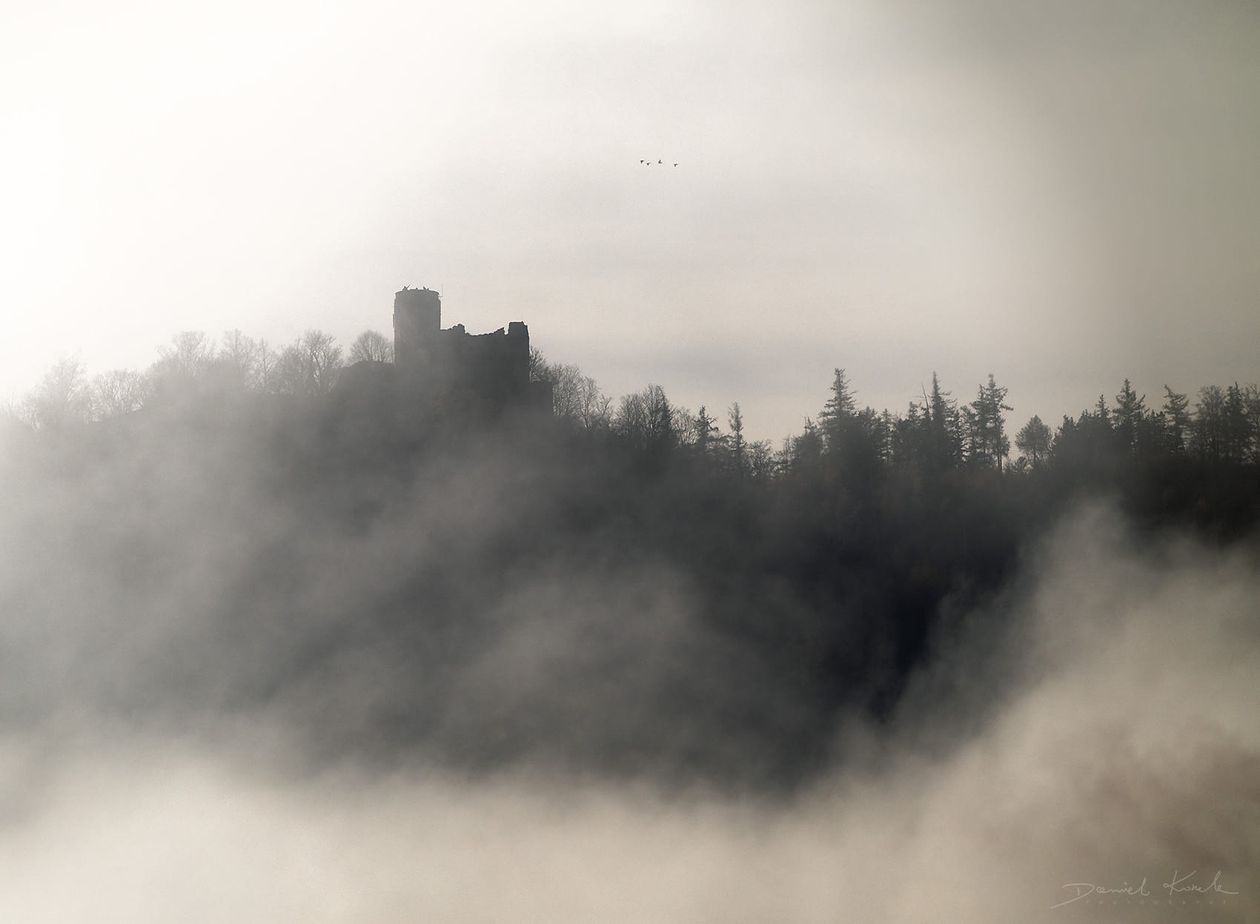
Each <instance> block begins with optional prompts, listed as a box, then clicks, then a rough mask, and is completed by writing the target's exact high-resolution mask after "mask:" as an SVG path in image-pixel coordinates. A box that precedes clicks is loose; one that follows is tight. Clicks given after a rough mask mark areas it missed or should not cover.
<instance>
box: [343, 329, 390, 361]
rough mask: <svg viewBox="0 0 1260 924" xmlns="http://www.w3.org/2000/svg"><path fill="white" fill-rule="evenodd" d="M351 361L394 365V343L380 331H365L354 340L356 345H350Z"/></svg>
mask: <svg viewBox="0 0 1260 924" xmlns="http://www.w3.org/2000/svg"><path fill="white" fill-rule="evenodd" d="M349 361H350V362H352V363H359V362H371V363H392V362H393V361H394V341H393V340H391V339H389V338H388V337H386V336H385V335H384V334H382V333H381V332H380V331H375V330H365V331H364V332H363V333H361V334H359V336H357V337H355V338H354V343H352V344H350V357H349Z"/></svg>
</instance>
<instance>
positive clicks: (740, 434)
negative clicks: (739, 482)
mask: <svg viewBox="0 0 1260 924" xmlns="http://www.w3.org/2000/svg"><path fill="white" fill-rule="evenodd" d="M726 422H727V426H728V427H729V428H730V431H731V432H730V434H729V436H728V437H727V448H728V449H729V450H730V454H731V468H732V469H733V470H734V472H735V474H736V475H737V476H738V477H741V478H742V477H743V476H744V473H745V472H746V471H747V469H748V458H747V450H748V447H747V444H746V443H745V441H744V415H743V412H742V411H740V409H739V402H738V401H736V402H735V403H734V404H732V405H731V406H730V408H728V409H727V412H726Z"/></svg>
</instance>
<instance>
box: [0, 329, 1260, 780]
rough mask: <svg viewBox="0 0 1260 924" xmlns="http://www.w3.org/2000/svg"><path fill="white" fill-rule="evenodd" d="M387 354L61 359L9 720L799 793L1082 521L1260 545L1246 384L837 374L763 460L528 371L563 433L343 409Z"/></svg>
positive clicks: (31, 528)
mask: <svg viewBox="0 0 1260 924" xmlns="http://www.w3.org/2000/svg"><path fill="white" fill-rule="evenodd" d="M388 359H389V343H388V340H387V339H386V338H385V337H383V336H381V335H380V334H374V333H372V332H367V333H365V334H364V335H362V336H360V337H359V338H358V339H357V340H356V341H355V342H354V343H353V344H352V346H351V347H350V349H349V350H348V351H343V350H342V349H341V348H340V346H339V345H338V344H337V343H336V341H335V340H334V339H333V338H332V337H330V336H329V335H327V334H324V333H322V332H319V331H309V332H307V333H305V334H303V335H302V336H301V337H299V338H298V339H297V340H296V341H294V342H293V343H292V344H289V345H288V346H286V347H284V348H283V349H280V350H274V349H272V348H270V347H268V346H267V345H266V344H264V343H262V342H260V341H256V340H253V339H250V338H248V337H245V336H244V335H242V334H239V333H238V332H233V333H230V334H228V335H226V336H225V337H223V338H222V339H221V340H219V341H218V342H217V343H216V342H212V341H211V340H210V339H209V338H207V337H205V336H204V335H201V334H195V333H192V334H190V333H185V334H180V335H179V336H177V337H175V338H174V339H173V340H172V342H171V343H170V344H168V345H167V346H166V347H165V348H164V349H163V350H162V351H161V353H160V357H159V359H158V361H157V362H156V363H155V364H154V365H153V366H152V367H151V368H150V369H148V370H146V371H144V372H140V373H133V372H121V371H117V372H110V373H106V374H104V375H100V376H95V377H89V376H88V375H87V374H86V373H85V371H84V370H83V369H82V367H81V366H80V365H79V364H78V363H75V362H73V361H65V362H62V363H59V364H58V365H57V366H55V367H54V368H53V369H52V370H51V371H50V372H49V374H48V375H47V376H46V377H45V379H44V380H43V382H41V383H40V385H39V386H38V387H37V388H36V389H35V390H34V391H33V392H32V394H31V395H30V396H29V397H28V398H27V399H26V400H25V401H24V402H22V403H21V405H20V406H19V407H17V408H16V409H15V413H16V416H17V418H18V419H20V420H21V421H23V422H24V424H25V425H26V426H27V427H30V428H32V429H33V430H34V431H35V432H33V433H28V434H26V435H27V436H28V437H30V438H23V439H17V440H13V441H11V448H12V450H13V451H12V452H9V453H6V454H3V455H0V474H2V475H3V476H4V478H3V480H4V482H5V484H6V485H8V486H9V488H10V491H9V501H8V503H9V505H10V508H11V510H10V513H9V515H8V516H7V518H0V530H7V532H5V533H4V534H3V535H0V539H4V540H5V542H7V543H8V547H10V548H12V549H14V550H17V551H18V552H20V553H22V554H21V555H18V556H15V558H14V562H15V563H14V564H11V567H10V569H9V574H8V576H7V577H5V579H4V580H0V608H3V609H4V610H5V612H6V613H12V614H27V615H28V617H29V618H28V619H26V620H21V619H17V620H11V621H10V622H11V624H12V626H21V625H24V624H29V625H31V626H39V627H43V626H50V625H64V624H67V623H68V625H69V627H68V628H65V629H64V630H58V631H57V632H46V631H43V630H42V629H41V630H40V631H39V632H37V633H33V634H32V635H31V636H30V637H29V638H28V637H25V636H23V637H19V638H15V639H12V640H11V641H12V644H14V645H19V644H26V645H28V646H29V645H32V644H34V645H35V647H34V648H33V649H31V650H30V651H29V654H28V655H25V656H23V657H11V658H10V660H9V662H8V663H9V664H10V665H12V666H13V669H14V670H16V671H18V673H16V674H12V673H11V672H10V674H11V675H6V676H5V677H3V678H0V692H2V693H4V694H5V695H4V696H0V726H2V725H3V724H4V723H13V722H39V721H43V720H44V716H45V714H46V713H47V711H48V710H49V709H50V708H52V707H51V706H50V705H49V704H50V703H54V702H57V701H58V700H59V699H65V698H66V697H77V698H78V699H77V700H75V703H76V707H77V706H78V705H81V704H83V703H86V704H90V705H89V706H84V707H83V708H90V709H93V710H106V711H108V710H113V711H114V712H116V713H117V714H119V715H126V716H135V715H149V714H152V713H155V712H158V713H162V714H166V715H169V716H170V717H171V718H170V720H171V721H172V722H174V723H176V724H177V725H178V726H180V727H182V726H183V725H184V724H186V722H187V717H188V715H189V714H195V715H203V714H204V713H207V712H215V711H221V710H225V709H230V710H234V711H238V712H246V713H249V712H251V711H252V710H257V709H263V710H265V711H266V712H267V713H268V714H280V715H284V716H286V717H287V721H289V722H291V723H292V725H293V726H294V727H295V728H296V729H298V730H299V732H300V733H301V734H302V735H305V736H306V738H307V740H308V741H309V743H310V746H311V748H312V750H313V751H314V752H318V753H319V754H321V755H327V756H331V757H333V758H335V757H337V755H338V754H341V753H349V752H353V753H356V754H359V753H369V754H374V755H375V754H380V755H382V757H383V758H385V759H394V758H397V757H398V756H399V755H408V754H415V753H418V754H420V755H422V759H424V760H437V761H441V762H445V763H450V764H454V765H457V766H461V767H471V768H486V767H498V766H502V765H505V764H507V763H510V762H512V761H514V760H518V759H529V760H542V761H544V762H545V763H546V764H547V765H549V766H565V767H578V768H581V769H582V770H583V771H585V770H594V771H596V772H601V773H603V772H607V773H613V774H627V773H631V774H633V773H652V774H656V775H665V776H671V777H679V778H695V777H697V776H698V777H702V778H704V779H706V780H709V781H716V782H723V783H731V784H736V785H754V786H764V785H774V786H779V785H794V784H795V783H797V782H800V781H802V780H804V779H807V778H808V777H809V776H810V774H811V773H812V772H813V771H815V770H817V769H818V768H820V767H823V766H825V765H827V764H828V762H829V761H832V760H834V759H835V758H836V755H835V753H834V752H833V745H834V742H835V735H834V732H835V729H836V726H837V723H838V722H839V721H841V720H842V719H843V718H844V717H847V716H852V715H859V716H862V717H864V719H866V720H872V721H874V722H875V723H881V722H884V721H888V720H891V719H894V718H895V717H896V716H897V715H898V714H899V710H901V709H902V708H903V706H904V704H905V703H906V701H907V697H906V692H907V690H908V689H912V687H913V679H914V678H915V677H916V676H920V674H919V672H920V670H921V669H922V667H923V666H924V665H925V664H930V663H931V662H932V660H933V658H934V657H935V656H936V652H938V651H939V650H940V648H941V646H942V645H948V643H949V639H950V637H951V634H953V633H956V632H958V631H961V629H960V626H961V625H962V624H963V622H964V621H965V622H966V623H967V625H968V626H969V627H971V628H969V630H968V631H976V630H975V628H974V627H975V626H976V625H977V624H979V625H981V626H982V628H983V630H984V632H986V633H987V634H988V635H989V636H991V637H993V638H999V637H1000V636H1001V634H1002V632H1003V631H1004V626H1005V624H1006V623H1005V621H1004V619H1003V612H1004V610H1003V608H1004V607H1005V606H1008V605H1010V603H1009V600H1008V598H1007V597H1006V596H1004V594H1005V591H1006V589H1007V588H1009V587H1011V580H1012V578H1014V577H1015V576H1016V575H1018V574H1020V566H1021V561H1022V560H1023V558H1022V556H1023V553H1024V551H1025V550H1026V549H1028V548H1029V547H1030V545H1032V544H1035V543H1036V542H1037V541H1038V540H1039V539H1040V538H1041V537H1042V536H1044V535H1045V532H1046V530H1047V528H1048V527H1049V526H1050V525H1052V524H1053V523H1054V521H1055V520H1056V519H1057V518H1058V517H1060V516H1062V515H1063V514H1064V513H1066V512H1067V511H1068V510H1070V509H1071V507H1072V505H1073V503H1074V501H1075V500H1077V499H1078V498H1080V497H1082V496H1083V495H1088V494H1094V495H1104V496H1106V497H1108V498H1112V499H1114V500H1116V501H1117V502H1118V503H1119V505H1120V506H1121V507H1122V508H1123V509H1124V510H1125V511H1126V512H1127V513H1128V514H1129V519H1130V522H1132V523H1134V524H1136V528H1137V532H1138V533H1139V534H1142V533H1143V532H1145V533H1146V534H1157V533H1158V532H1159V531H1160V530H1162V529H1164V528H1166V527H1174V528H1182V527H1186V526H1189V527H1191V528H1194V529H1197V530H1199V531H1200V532H1201V533H1203V534H1205V535H1208V536H1210V537H1212V538H1215V539H1219V540H1230V539H1234V538H1237V537H1239V536H1242V535H1246V534H1248V533H1249V531H1251V530H1252V529H1253V528H1254V526H1255V524H1256V523H1257V522H1258V521H1260V465H1258V464H1257V463H1258V462H1260V458H1258V449H1260V446H1258V424H1260V407H1258V402H1257V389H1256V388H1255V387H1254V386H1247V387H1243V386H1241V385H1233V386H1228V387H1224V388H1217V387H1208V388H1204V389H1201V390H1200V391H1199V392H1198V394H1197V395H1196V397H1195V399H1194V400H1193V401H1192V400H1191V398H1190V397H1189V396H1188V395H1184V394H1180V393H1177V392H1174V391H1172V390H1171V389H1165V392H1164V394H1163V395H1162V396H1161V397H1160V399H1159V401H1158V403H1157V404H1156V402H1148V400H1147V399H1146V398H1145V396H1143V395H1141V394H1139V393H1137V392H1136V391H1135V390H1134V389H1133V388H1132V386H1131V384H1130V383H1129V382H1127V381H1126V382H1124V383H1123V384H1122V385H1121V387H1120V389H1119V390H1118V392H1117V394H1116V395H1115V396H1114V398H1113V399H1111V400H1108V399H1106V398H1100V399H1099V400H1098V402H1097V403H1096V404H1095V406H1094V407H1093V408H1092V409H1089V410H1085V411H1082V412H1081V413H1080V414H1079V415H1078V416H1076V417H1065V418H1064V419H1063V421H1062V423H1061V425H1060V426H1058V427H1057V428H1056V429H1053V430H1052V429H1051V428H1050V427H1049V426H1048V425H1046V424H1044V423H1043V422H1041V421H1040V420H1038V419H1037V418H1033V419H1032V420H1030V421H1028V422H1027V423H1026V424H1024V425H1023V426H1021V427H1019V428H1018V429H1017V430H1015V432H1014V433H1013V434H1012V433H1011V425H1010V424H1009V423H1008V414H1009V413H1010V410H1011V408H1010V404H1009V403H1008V402H1007V391H1006V388H1005V387H1003V386H1002V385H1000V384H998V383H997V381H996V380H995V379H994V378H992V377H990V378H988V379H987V381H985V382H984V383H983V384H981V385H979V386H978V387H977V389H976V391H975V393H974V398H972V400H970V401H962V400H959V399H955V398H954V397H953V396H952V395H951V394H950V393H949V392H948V391H946V389H945V388H944V386H943V385H942V383H941V382H940V381H939V380H938V379H937V378H936V377H935V376H933V378H932V380H931V387H930V389H925V390H924V393H923V395H922V397H921V399H920V400H918V401H915V402H913V403H911V404H910V405H909V407H907V408H906V409H905V411H904V412H902V413H899V414H898V413H892V412H890V411H887V410H885V411H878V412H877V411H875V410H874V409H873V408H870V407H860V406H859V404H858V402H857V400H856V391H855V388H854V386H853V384H852V383H850V381H849V379H848V377H847V375H846V374H845V372H844V371H843V370H836V372H835V374H834V376H833V378H832V381H831V382H830V388H829V389H828V388H826V387H825V385H826V383H820V402H819V403H820V405H821V407H820V408H819V410H818V413H817V415H816V417H815V418H814V419H813V420H809V421H807V422H806V424H805V426H804V428H803V430H802V432H800V433H798V434H796V435H794V436H791V437H789V438H788V439H786V440H785V441H783V443H782V444H780V445H778V446H775V445H773V444H771V443H769V442H766V441H763V440H752V439H749V438H748V436H747V434H746V432H745V420H744V416H743V413H742V411H741V408H740V406H739V405H738V404H731V405H730V406H729V407H727V408H726V409H725V410H724V412H722V413H714V412H711V411H710V410H709V409H708V407H707V406H701V407H699V408H698V409H696V410H695V411H692V410H690V409H688V408H685V407H681V406H679V405H677V404H675V403H673V402H672V401H671V400H670V399H669V397H668V395H667V394H666V392H665V390H664V389H663V388H662V387H660V386H658V385H650V386H648V387H646V388H644V389H643V390H641V391H638V392H635V393H632V394H628V395H624V396H622V397H620V398H617V399H613V398H611V397H610V396H608V395H605V394H604V393H603V392H602V391H601V390H600V388H599V386H598V384H597V383H596V382H595V380H594V379H593V378H591V377H590V376H587V375H585V374H584V373H583V372H582V371H581V370H580V369H579V368H578V367H577V366H573V365H561V364H556V363H552V362H549V361H548V360H547V359H546V358H545V357H543V356H542V355H541V354H539V353H535V355H534V356H533V362H532V369H531V375H532V376H533V377H534V378H535V379H537V380H546V381H548V382H550V383H551V384H552V394H553V402H554V411H555V414H554V417H553V418H550V419H548V418H539V417H537V416H530V415H516V416H513V415H508V416H506V417H499V418H493V417H485V418H482V419H476V420H468V419H465V417H464V416H463V415H462V414H461V409H460V408H455V407H451V408H441V407H438V408H432V407H427V406H426V405H425V404H424V403H423V402H420V401H416V400H414V396H408V395H403V396H400V397H401V400H392V399H390V398H389V397H388V395H378V393H376V392H372V391H371V390H370V389H369V390H366V391H364V392H361V393H356V392H355V389H354V388H353V387H349V388H345V389H339V388H338V387H337V382H338V380H339V378H340V374H341V371H342V370H343V369H344V368H345V367H347V365H349V364H351V363H353V362H359V361H363V360H366V361H372V362H382V361H388ZM367 378H369V379H370V378H371V377H370V376H369V377H367ZM350 382H351V384H353V379H351V380H350ZM378 398H382V399H383V400H380V401H378V400H377V399H378ZM439 400H440V399H439ZM391 401H392V403H391ZM137 412H138V413H137ZM107 420H112V421H113V423H110V424H107V425H103V426H96V425H85V423H86V422H89V421H107ZM45 433H46V434H49V435H50V436H52V437H54V438H49V439H43V438H41V435H42V434H45ZM19 561H20V562H24V563H25V564H21V565H19V564H16V562H19ZM49 568H55V569H56V570H55V573H53V572H50V571H48V570H46V569H49ZM65 575H70V576H73V578H74V579H73V580H65V579H63V577H64V576H65ZM172 614H176V615H177V616H178V618H172ZM80 617H82V620H81V624H79V623H76V622H75V620H76V619H79V618H80ZM3 629H4V627H2V626H0V630H3ZM0 635H3V632H2V631H0ZM31 639H35V640H36V642H37V644H36V642H32V641H31ZM76 639H79V640H81V645H80V646H79V647H78V648H77V649H75V650H72V651H70V652H65V651H58V650H57V649H56V648H55V646H56V645H59V644H63V643H64V644H71V643H74V642H75V640H76ZM139 639H143V640H144V641H145V644H144V645H135V644H133V643H135V642H136V641H137V640H139ZM124 640H125V641H126V644H122V643H121V642H122V641H124ZM0 641H5V639H3V638H0ZM535 642H537V644H535ZM48 646H53V647H52V650H51V651H46V650H45V648H46V647H48ZM539 646H541V647H539ZM133 649H134V650H143V651H144V652H146V654H145V656H144V658H143V660H142V661H140V662H134V661H133V660H132V659H131V658H130V656H129V655H128V652H130V651H132V650H133ZM19 669H20V670H19ZM70 677H73V678H75V685H74V686H73V687H71V688H68V689H67V687H66V678H70ZM120 678H122V679H120ZM155 691H156V692H155ZM994 698H995V697H994V696H989V697H988V698H987V699H986V700H985V702H980V703H976V704H973V707H969V713H970V712H971V711H974V713H975V714H976V715H980V714H982V713H983V710H984V709H985V708H986V704H987V703H988V702H990V701H991V700H993V699H994Z"/></svg>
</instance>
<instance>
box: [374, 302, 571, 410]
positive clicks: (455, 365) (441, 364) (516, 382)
mask: <svg viewBox="0 0 1260 924" xmlns="http://www.w3.org/2000/svg"><path fill="white" fill-rule="evenodd" d="M358 366H365V367H371V366H375V367H377V368H375V369H372V368H364V369H358V368H357V367H356V369H355V371H354V372H353V373H352V376H351V378H352V379H353V380H356V381H359V382H366V380H367V379H369V378H371V379H376V380H377V381H380V379H381V377H382V376H385V377H387V378H388V379H391V380H392V385H393V386H394V388H395V389H396V390H397V391H398V393H399V394H400V396H401V397H403V398H404V399H405V400H407V401H413V400H416V399H419V400H422V401H427V402H430V403H432V404H434V405H444V406H446V407H448V408H450V407H454V408H459V409H461V410H464V411H466V412H468V413H481V414H491V415H497V414H501V413H503V412H504V411H508V410H510V409H513V408H530V409H537V410H544V411H546V412H550V410H551V386H550V385H549V384H548V383H546V382H531V381H530V380H529V328H527V327H526V326H525V324H524V322H522V321H513V322H511V323H510V324H509V325H508V326H507V329H506V330H505V329H504V328H502V327H500V328H499V329H498V330H496V331H494V332H493V333H489V334H470V333H468V331H467V330H465V329H464V325H463V324H456V325H455V326H454V327H451V328H448V329H446V330H443V329H442V299H441V296H440V295H439V294H438V293H437V292H434V291H433V290H432V289H427V288H421V289H412V288H410V287H406V286H404V287H403V289H402V291H400V292H397V293H395V294H394V365H393V368H392V369H391V368H389V367H388V366H387V365H385V364H379V363H377V364H368V363H359V364H358ZM352 387H353V386H352Z"/></svg>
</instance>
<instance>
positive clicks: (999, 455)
mask: <svg viewBox="0 0 1260 924" xmlns="http://www.w3.org/2000/svg"><path fill="white" fill-rule="evenodd" d="M1006 391H1007V390H1006V389H1005V388H1003V387H1002V386H1000V385H998V384H997V383H995V382H994V381H993V375H992V374H990V375H989V381H988V383H987V384H985V385H981V386H980V389H979V392H978V394H977V395H976V400H975V401H972V402H971V404H970V405H968V406H967V408H966V409H965V411H966V413H965V415H964V419H965V421H966V425H967V432H968V445H969V449H970V452H969V461H971V462H972V463H973V464H976V465H979V466H981V467H986V468H998V469H1000V468H1001V467H1002V460H1003V459H1005V458H1006V457H1007V456H1008V455H1009V454H1010V451H1011V444H1010V440H1008V439H1007V438H1006V420H1005V418H1004V417H1003V415H1002V412H1003V411H1009V410H1011V407H1010V405H1008V404H1007V403H1006Z"/></svg>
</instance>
